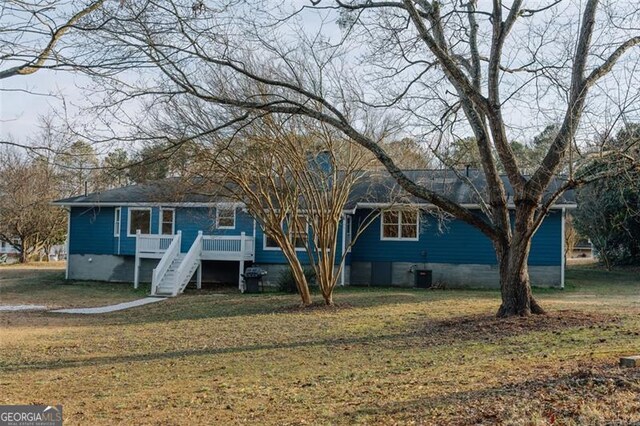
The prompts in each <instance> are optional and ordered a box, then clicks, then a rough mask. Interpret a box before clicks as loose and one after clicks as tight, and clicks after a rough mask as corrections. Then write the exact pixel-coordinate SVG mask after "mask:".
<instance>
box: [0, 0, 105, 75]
mask: <svg viewBox="0 0 640 426" xmlns="http://www.w3.org/2000/svg"><path fill="white" fill-rule="evenodd" d="M103 3H104V0H98V1H90V2H80V1H78V2H71V1H58V0H5V1H3V2H2V5H0V17H1V19H0V22H2V23H1V24H0V80H2V79H5V78H10V77H16V76H21V75H29V74H33V73H35V72H36V71H38V70H40V69H43V68H49V69H54V68H73V67H74V66H76V65H79V57H78V56H76V55H75V54H71V55H72V56H70V54H69V53H70V52H74V51H73V50H72V49H68V46H67V49H64V47H65V46H61V44H62V39H63V37H65V36H66V35H67V33H68V32H70V31H71V30H72V29H73V28H74V27H75V26H77V25H78V24H79V23H80V22H81V20H82V19H83V18H84V17H85V16H87V15H89V14H90V13H92V12H94V11H95V10H97V9H98V8H100V7H101V6H102V4H103ZM78 6H79V7H78Z"/></svg>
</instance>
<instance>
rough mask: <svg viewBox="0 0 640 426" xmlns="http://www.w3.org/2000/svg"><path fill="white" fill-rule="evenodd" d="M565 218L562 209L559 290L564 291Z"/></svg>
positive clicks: (564, 210)
mask: <svg viewBox="0 0 640 426" xmlns="http://www.w3.org/2000/svg"><path fill="white" fill-rule="evenodd" d="M565 216H566V209H565V208H564V207H563V208H562V217H561V219H560V224H561V225H560V234H561V238H562V241H561V243H560V246H561V247H562V253H561V257H560V288H561V289H564V268H565V259H566V257H567V254H566V252H565V250H566V247H565V245H566V241H565V235H564V233H565V225H564V221H565Z"/></svg>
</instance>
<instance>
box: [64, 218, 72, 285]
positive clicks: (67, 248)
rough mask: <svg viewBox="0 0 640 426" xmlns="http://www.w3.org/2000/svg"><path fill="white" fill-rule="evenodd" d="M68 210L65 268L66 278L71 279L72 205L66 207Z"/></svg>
mask: <svg viewBox="0 0 640 426" xmlns="http://www.w3.org/2000/svg"><path fill="white" fill-rule="evenodd" d="M65 210H66V211H67V238H66V240H65V242H64V250H65V251H66V252H67V264H66V266H65V270H64V279H65V280H68V279H69V262H70V260H71V256H70V254H69V236H70V235H71V207H68V208H66V209H65Z"/></svg>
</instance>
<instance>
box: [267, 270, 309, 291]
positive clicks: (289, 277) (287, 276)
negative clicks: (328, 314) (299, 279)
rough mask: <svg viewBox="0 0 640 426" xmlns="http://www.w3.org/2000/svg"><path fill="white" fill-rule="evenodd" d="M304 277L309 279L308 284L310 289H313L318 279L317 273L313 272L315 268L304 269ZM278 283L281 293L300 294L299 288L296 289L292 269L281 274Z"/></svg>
mask: <svg viewBox="0 0 640 426" xmlns="http://www.w3.org/2000/svg"><path fill="white" fill-rule="evenodd" d="M304 276H305V277H306V279H307V283H308V284H309V287H311V286H312V283H313V281H314V280H315V278H316V272H315V271H314V270H313V268H309V267H307V268H304ZM277 283H278V290H279V291H282V292H285V293H297V292H298V288H297V287H296V280H295V278H294V277H293V271H292V270H291V268H290V267H289V268H287V269H285V270H284V271H282V272H281V273H280V276H279V277H278V281H277Z"/></svg>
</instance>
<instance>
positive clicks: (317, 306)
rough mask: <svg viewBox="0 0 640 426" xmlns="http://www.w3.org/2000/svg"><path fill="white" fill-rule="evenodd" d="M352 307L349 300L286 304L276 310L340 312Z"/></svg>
mask: <svg viewBox="0 0 640 426" xmlns="http://www.w3.org/2000/svg"><path fill="white" fill-rule="evenodd" d="M352 308H353V305H352V304H351V303H348V302H341V303H334V304H333V305H331V306H329V305H326V304H325V303H324V302H313V303H312V304H311V305H310V306H302V305H294V306H284V307H282V308H280V309H277V310H276V311H277V312H280V313H287V312H292V313H296V314H311V313H316V312H338V311H343V310H345V309H352Z"/></svg>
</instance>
